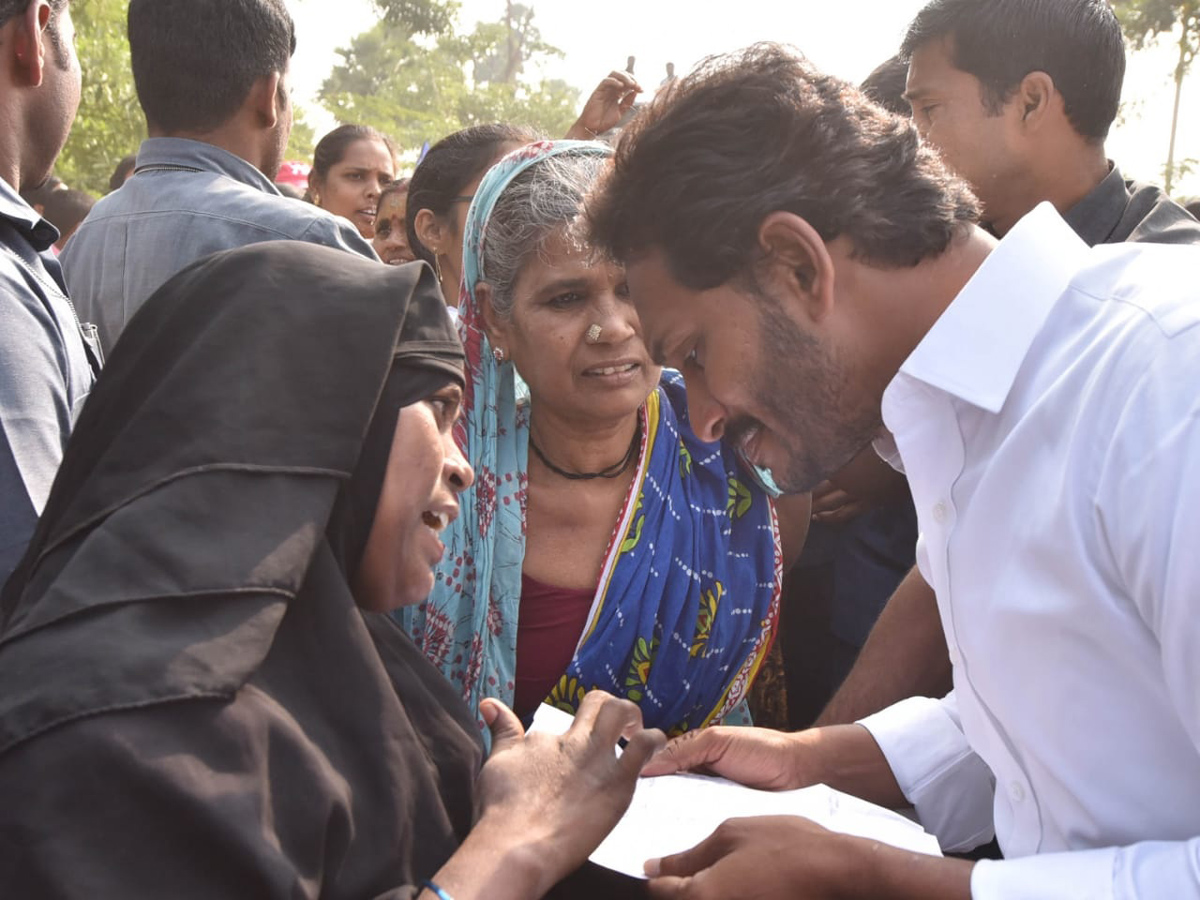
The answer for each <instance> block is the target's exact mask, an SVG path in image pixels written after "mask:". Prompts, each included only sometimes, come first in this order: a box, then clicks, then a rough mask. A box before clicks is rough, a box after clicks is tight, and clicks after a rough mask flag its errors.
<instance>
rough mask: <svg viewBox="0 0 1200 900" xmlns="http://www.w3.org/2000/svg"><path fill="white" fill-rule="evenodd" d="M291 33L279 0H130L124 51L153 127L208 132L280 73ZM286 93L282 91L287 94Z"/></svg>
mask: <svg viewBox="0 0 1200 900" xmlns="http://www.w3.org/2000/svg"><path fill="white" fill-rule="evenodd" d="M295 49H296V32H295V28H294V26H293V25H292V17H291V15H289V14H288V11H287V8H286V7H285V6H284V4H283V0H131V2H130V4H129V51H130V57H131V60H132V63H133V81H134V86H135V87H136V88H137V95H138V100H139V102H140V103H141V104H142V110H143V111H144V112H145V113H146V123H147V124H148V125H149V126H150V128H151V130H158V131H163V132H167V133H175V132H185V133H187V132H193V133H203V132H206V131H211V130H213V129H215V128H217V127H218V126H220V125H222V124H223V123H224V122H226V121H228V120H229V118H230V117H231V116H233V114H234V113H236V112H237V111H238V109H239V108H240V107H241V105H242V103H244V102H245V100H246V97H247V96H248V95H249V93H250V89H251V87H253V86H254V83H255V82H256V81H258V80H259V79H260V78H266V77H268V76H270V75H271V74H272V73H274V72H279V73H280V74H282V73H284V72H286V71H287V69H288V61H289V60H290V59H291V57H292V53H293V52H294V51H295ZM285 100H286V98H285Z"/></svg>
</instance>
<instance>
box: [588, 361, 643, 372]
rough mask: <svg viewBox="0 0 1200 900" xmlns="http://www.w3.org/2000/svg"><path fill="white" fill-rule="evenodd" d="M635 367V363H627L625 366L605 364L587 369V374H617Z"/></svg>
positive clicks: (630, 370)
mask: <svg viewBox="0 0 1200 900" xmlns="http://www.w3.org/2000/svg"><path fill="white" fill-rule="evenodd" d="M636 368H637V363H629V364H628V365H625V366H607V367H605V368H603V369H588V374H589V375H619V374H620V373H622V372H632V371H633V370H634V369H636Z"/></svg>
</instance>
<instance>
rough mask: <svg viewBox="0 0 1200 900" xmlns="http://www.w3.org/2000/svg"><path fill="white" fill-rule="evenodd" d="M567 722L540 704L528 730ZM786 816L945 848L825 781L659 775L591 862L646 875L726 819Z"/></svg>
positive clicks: (903, 843) (554, 728) (924, 848)
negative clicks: (787, 786)
mask: <svg viewBox="0 0 1200 900" xmlns="http://www.w3.org/2000/svg"><path fill="white" fill-rule="evenodd" d="M570 725H571V715H570V714H569V713H565V712H562V711H561V710H558V709H555V708H553V707H551V706H547V705H545V704H543V705H542V706H540V707H539V708H538V711H537V713H536V714H535V715H534V717H533V726H532V727H531V728H530V731H543V732H548V733H551V734H562V733H563V732H565V731H566V730H567V729H568V728H569V727H570ZM784 815H787V816H803V817H805V818H808V819H812V820H813V821H814V822H816V823H817V824H819V825H823V826H824V827H826V828H828V829H830V830H831V831H838V832H841V833H843V834H853V835H857V836H859V837H865V838H871V839H873V840H877V841H882V842H883V843H885V844H892V845H893V846H896V847H901V848H903V849H906V850H914V851H916V852H918V853H927V854H930V855H933V856H941V855H942V852H941V850H940V849H939V847H938V843H937V839H936V838H934V837H933V836H932V835H930V834H926V833H925V831H924V829H922V828H921V826H920V825H918V824H916V823H915V822H913V821H911V820H909V819H906V818H905V817H904V816H902V815H900V814H899V813H895V812H892V811H891V810H890V809H884V808H883V807H881V806H876V805H874V804H873V803H868V802H866V801H865V800H860V799H858V798H857V797H851V796H850V795H849V794H843V793H842V792H841V791H835V790H833V788H830V787H826V786H825V785H823V784H819V785H815V786H813V787H808V788H801V789H800V790H795V791H760V790H755V789H754V788H748V787H743V786H742V785H740V784H735V783H734V782H732V781H727V780H726V779H724V778H710V777H708V776H705V775H663V776H659V777H656V778H642V779H639V781H638V784H637V788H636V789H635V791H634V794H633V802H631V803H630V804H629V809H628V810H627V811H626V813H625V815H624V817H623V818H622V819H621V821H620V822H618V823H617V826H616V828H614V829H613V830H612V832H611V833H610V834H609V836H608V837H607V838H605V839H604V842H603V843H602V844H601V845H600V846H599V847H597V848H596V852H595V853H593V854H592V855H591V861H592V862H594V863H596V864H598V865H601V866H604V867H606V868H609V869H615V870H616V871H618V872H622V873H624V874H626V875H631V876H633V877H635V878H645V877H646V876H645V874H644V872H643V871H642V865H643V864H644V863H645V861H646V860H648V859H654V858H657V857H661V856H669V855H670V854H672V853H679V852H680V851H682V850H688V849H690V848H691V847H694V846H695V845H696V844H698V843H700V842H701V841H702V840H704V839H705V838H706V837H708V836H709V835H710V834H712V833H713V832H714V831H715V830H716V828H717V826H718V825H720V824H721V823H722V822H724V821H725V820H726V819H733V818H739V817H741V816H784Z"/></svg>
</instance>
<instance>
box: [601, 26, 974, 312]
mask: <svg viewBox="0 0 1200 900" xmlns="http://www.w3.org/2000/svg"><path fill="white" fill-rule="evenodd" d="M780 210H786V211H788V212H792V213H794V214H796V215H798V216H801V217H802V218H804V219H805V220H806V221H807V222H808V223H809V224H810V225H811V226H812V227H813V228H814V229H815V230H816V231H817V232H818V233H819V234H820V236H821V238H822V239H823V240H825V241H832V240H833V239H834V238H837V237H839V236H842V235H845V236H846V237H847V238H849V239H850V241H851V242H852V244H853V247H854V252H855V253H856V255H857V256H858V257H859V258H861V259H863V260H865V261H867V262H869V263H872V264H874V265H879V266H894V267H898V266H912V265H915V264H917V263H918V262H920V261H921V260H923V259H925V258H927V257H931V256H936V255H937V254H939V253H941V252H942V251H944V250H945V249H946V248H947V247H948V246H949V244H950V242H951V240H952V239H953V238H954V237H955V235H956V234H958V233H960V232H961V231H962V230H963V229H964V228H965V227H966V226H967V225H969V224H970V223H973V222H975V221H977V219H978V205H977V204H976V202H975V198H974V197H973V196H972V194H971V192H970V189H969V188H968V187H967V186H966V184H965V182H963V181H961V180H960V179H958V178H957V177H955V176H954V175H952V174H951V173H950V172H949V170H948V169H946V167H945V166H944V165H943V163H942V162H941V159H940V158H939V157H938V155H937V153H936V152H935V151H934V150H932V149H930V148H929V147H927V146H926V145H924V144H922V143H921V141H920V140H919V138H918V136H917V131H916V128H914V127H913V125H912V124H911V122H909V121H908V120H906V119H902V118H899V117H897V116H894V115H891V114H889V113H887V112H885V111H884V110H883V109H881V108H880V107H879V106H877V105H875V104H874V103H871V102H869V101H868V100H867V99H866V98H865V97H864V96H863V95H862V94H861V93H859V91H858V90H857V89H855V88H854V87H853V86H852V85H850V84H847V83H846V82H844V81H841V80H839V79H837V78H833V77H831V76H828V75H824V74H822V73H821V72H819V71H817V70H816V69H815V68H814V67H813V66H812V65H811V64H810V63H809V62H808V61H806V60H805V59H804V58H803V57H801V56H799V55H795V54H793V53H792V52H789V51H788V50H786V49H784V48H782V47H780V46H777V45H774V44H758V45H755V46H753V47H750V48H749V49H747V50H744V51H742V52H740V53H736V54H731V55H729V56H718V57H712V58H710V59H708V60H706V61H704V62H702V63H701V64H700V66H699V68H697V69H696V70H695V71H694V72H692V73H691V74H690V75H688V76H687V77H685V78H683V79H682V80H680V81H677V82H676V83H675V87H674V89H673V90H672V91H671V92H670V93H669V94H668V95H666V96H663V97H660V98H656V99H655V100H654V102H652V103H651V104H650V106H648V107H647V108H646V109H644V110H643V112H642V114H641V115H640V116H639V117H638V118H636V119H635V120H634V121H633V122H632V123H631V124H630V126H629V127H628V128H627V129H626V131H625V133H624V134H623V135H622V137H621V140H620V143H618V145H617V150H616V156H615V157H614V162H613V167H612V170H611V171H610V173H609V175H608V177H607V178H606V180H605V182H604V184H603V185H602V187H601V189H600V191H599V192H598V194H597V196H596V197H595V198H593V200H592V203H591V204H590V209H589V217H590V220H591V231H592V239H593V241H594V242H595V244H596V245H597V246H598V249H600V250H603V251H607V252H608V253H610V254H612V255H613V256H615V257H616V258H617V259H620V260H625V261H628V260H631V259H636V258H637V257H638V256H639V255H642V254H644V253H645V252H647V251H650V250H653V249H660V250H662V251H663V252H664V254H665V256H666V262H667V264H668V266H669V268H670V271H671V274H672V275H673V276H674V277H675V279H676V280H677V281H679V282H680V283H681V284H684V285H686V286H688V287H690V288H693V289H696V290H705V289H708V288H713V287H717V286H718V285H722V284H725V283H727V282H729V281H731V280H734V279H737V280H740V281H743V282H745V283H749V284H754V283H756V281H757V279H756V278H755V269H756V266H757V264H758V263H759V262H761V261H762V260H763V256H762V251H761V250H760V247H759V240H758V230H759V226H760V225H761V223H762V221H763V219H765V218H766V217H767V216H768V215H770V214H771V213H773V212H776V211H780Z"/></svg>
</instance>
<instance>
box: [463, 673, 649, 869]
mask: <svg viewBox="0 0 1200 900" xmlns="http://www.w3.org/2000/svg"><path fill="white" fill-rule="evenodd" d="M480 711H481V712H482V714H483V718H484V721H485V722H486V723H487V724H488V726H489V727H490V728H491V731H492V753H491V756H490V757H489V758H488V761H487V764H486V765H485V766H484V767H483V771H482V773H481V774H480V776H479V783H478V798H479V807H480V823H479V826H477V827H480V826H483V827H487V828H488V829H489V830H494V832H495V833H498V834H505V835H508V836H510V838H514V839H517V840H519V841H521V842H522V844H523V845H525V846H527V847H528V848H529V849H530V850H531V851H532V852H533V853H535V854H536V857H537V859H538V860H539V861H540V863H541V865H540V868H541V869H542V871H541V873H540V874H541V876H542V877H543V879H544V881H543V889H546V888H549V887H550V886H551V885H553V884H554V883H555V882H557V881H558V880H560V879H561V878H563V877H564V876H566V875H567V874H569V873H570V872H572V871H574V870H575V869H576V868H578V867H579V866H580V865H581V864H582V863H583V862H584V860H586V859H587V857H588V855H589V854H590V853H591V852H592V851H593V850H594V849H595V848H596V847H597V846H598V845H599V844H600V841H602V840H603V839H604V837H605V836H606V835H607V834H608V833H609V831H611V830H612V828H613V826H614V825H616V823H617V821H618V820H619V819H620V818H621V816H622V815H623V814H624V812H625V810H626V808H628V806H629V801H630V800H631V799H632V798H633V789H634V786H635V785H636V783H637V779H638V775H639V774H640V772H641V770H642V767H643V766H644V765H645V763H646V761H647V760H648V759H650V757H651V756H652V755H653V754H654V753H655V752H656V751H658V750H660V749H661V748H662V746H663V744H664V743H665V742H666V738H665V737H664V735H663V733H662V732H661V731H658V730H657V729H646V728H644V727H643V726H642V713H641V710H640V709H639V708H638V707H637V705H635V704H633V703H631V702H629V701H628V700H618V699H617V698H615V697H612V696H611V695H609V694H606V693H604V692H603V691H592V692H590V693H589V694H588V695H587V696H586V697H584V700H583V703H582V704H581V705H580V707H579V712H578V713H577V714H576V716H575V721H574V722H573V723H572V725H571V727H570V729H569V730H568V731H567V732H566V733H565V734H562V735H552V734H544V733H534V734H526V733H525V730H524V729H523V728H522V727H521V723H520V720H518V719H517V717H516V715H515V714H514V713H513V712H512V710H510V709H509V708H508V707H507V706H505V705H504V704H502V703H500V702H498V701H496V700H484V701H483V703H481V704H480ZM621 738H625V739H626V741H627V743H626V745H625V750H624V752H623V753H622V754H621V755H620V756H618V755H617V754H616V746H617V741H618V740H620V739H621Z"/></svg>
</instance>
